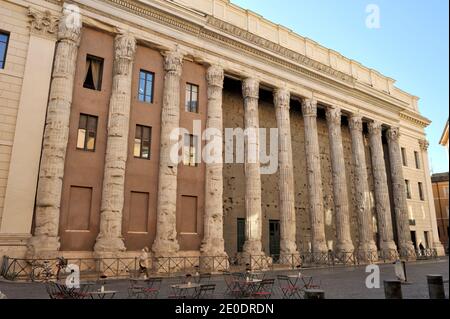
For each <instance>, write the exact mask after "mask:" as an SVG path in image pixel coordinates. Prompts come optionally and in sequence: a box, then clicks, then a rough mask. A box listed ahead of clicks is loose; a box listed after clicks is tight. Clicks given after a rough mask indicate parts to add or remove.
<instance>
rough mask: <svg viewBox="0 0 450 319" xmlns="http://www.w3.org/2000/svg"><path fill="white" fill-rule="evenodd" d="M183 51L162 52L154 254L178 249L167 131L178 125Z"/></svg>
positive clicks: (174, 166) (174, 168)
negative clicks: (162, 73) (162, 74)
mask: <svg viewBox="0 0 450 319" xmlns="http://www.w3.org/2000/svg"><path fill="white" fill-rule="evenodd" d="M182 65H183V55H182V54H181V53H179V52H178V51H172V52H168V53H167V54H165V56H164V71H165V76H164V92H163V106H162V111H161V142H160V143H161V146H160V157H159V178H158V203H157V216H156V219H157V223H156V237H155V241H154V243H153V247H152V250H153V252H154V253H155V255H156V256H171V255H174V254H176V253H177V252H178V250H179V248H180V247H179V244H178V240H177V229H176V211H177V174H178V162H174V160H175V159H172V158H170V151H171V148H172V146H173V144H174V143H175V142H176V141H172V140H171V139H170V133H171V132H172V131H173V130H174V129H177V128H179V126H180V77H181V72H182Z"/></svg>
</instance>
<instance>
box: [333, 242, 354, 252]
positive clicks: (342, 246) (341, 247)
mask: <svg viewBox="0 0 450 319" xmlns="http://www.w3.org/2000/svg"><path fill="white" fill-rule="evenodd" d="M354 250H355V246H353V243H352V242H351V241H345V242H340V243H339V242H338V243H337V244H336V249H335V251H336V253H338V254H353V252H354Z"/></svg>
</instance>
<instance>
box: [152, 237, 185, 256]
mask: <svg viewBox="0 0 450 319" xmlns="http://www.w3.org/2000/svg"><path fill="white" fill-rule="evenodd" d="M152 251H153V253H154V255H155V256H156V257H168V256H176V255H177V254H178V252H179V251H180V245H179V244H178V241H177V240H176V239H173V240H170V239H161V238H156V239H155V241H154V242H153V246H152Z"/></svg>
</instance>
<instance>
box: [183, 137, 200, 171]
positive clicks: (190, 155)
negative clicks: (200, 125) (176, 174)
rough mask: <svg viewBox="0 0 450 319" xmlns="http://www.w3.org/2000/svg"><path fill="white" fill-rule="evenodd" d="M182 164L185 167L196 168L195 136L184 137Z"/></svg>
mask: <svg viewBox="0 0 450 319" xmlns="http://www.w3.org/2000/svg"><path fill="white" fill-rule="evenodd" d="M183 152H184V156H183V164H184V165H186V166H197V136H195V135H192V134H185V135H184V148H183Z"/></svg>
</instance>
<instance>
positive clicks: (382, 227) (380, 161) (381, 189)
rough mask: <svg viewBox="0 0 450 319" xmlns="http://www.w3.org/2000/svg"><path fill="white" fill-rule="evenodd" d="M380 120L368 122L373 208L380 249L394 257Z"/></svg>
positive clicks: (388, 255)
mask: <svg viewBox="0 0 450 319" xmlns="http://www.w3.org/2000/svg"><path fill="white" fill-rule="evenodd" d="M381 133H382V127H381V122H379V121H373V122H371V123H369V143H370V154H371V157H372V174H373V180H374V186H375V209H376V212H377V219H378V232H379V236H380V249H381V253H382V254H383V255H384V257H385V258H389V257H392V258H395V257H396V255H397V245H396V244H395V242H394V233H393V230H392V215H391V205H390V201H389V189H388V182H387V175H386V163H385V160H384V151H383V142H382V139H381Z"/></svg>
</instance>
